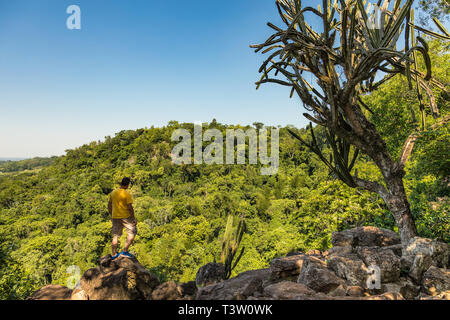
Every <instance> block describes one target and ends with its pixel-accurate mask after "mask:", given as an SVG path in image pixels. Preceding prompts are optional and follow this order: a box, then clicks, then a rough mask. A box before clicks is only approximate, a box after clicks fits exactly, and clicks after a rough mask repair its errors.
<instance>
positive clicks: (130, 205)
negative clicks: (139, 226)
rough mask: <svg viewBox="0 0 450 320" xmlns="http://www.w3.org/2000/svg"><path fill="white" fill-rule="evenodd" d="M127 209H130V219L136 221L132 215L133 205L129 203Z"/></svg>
mask: <svg viewBox="0 0 450 320" xmlns="http://www.w3.org/2000/svg"><path fill="white" fill-rule="evenodd" d="M128 210H129V211H130V219H133V220H134V222H137V221H136V217H135V216H134V209H133V205H132V204H131V203H130V204H129V205H128Z"/></svg>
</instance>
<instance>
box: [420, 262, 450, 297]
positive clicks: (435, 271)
mask: <svg viewBox="0 0 450 320" xmlns="http://www.w3.org/2000/svg"><path fill="white" fill-rule="evenodd" d="M422 288H423V289H424V291H425V293H427V294H429V295H432V296H434V295H437V294H440V293H441V292H445V291H448V290H450V271H448V270H447V269H443V268H437V267H435V266H431V267H430V268H429V269H428V270H427V271H426V272H425V273H424V274H423V278H422Z"/></svg>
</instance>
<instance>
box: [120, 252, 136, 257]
mask: <svg viewBox="0 0 450 320" xmlns="http://www.w3.org/2000/svg"><path fill="white" fill-rule="evenodd" d="M120 255H122V256H125V257H127V258H134V256H133V255H132V254H131V253H129V252H128V251H122V252H121V253H120Z"/></svg>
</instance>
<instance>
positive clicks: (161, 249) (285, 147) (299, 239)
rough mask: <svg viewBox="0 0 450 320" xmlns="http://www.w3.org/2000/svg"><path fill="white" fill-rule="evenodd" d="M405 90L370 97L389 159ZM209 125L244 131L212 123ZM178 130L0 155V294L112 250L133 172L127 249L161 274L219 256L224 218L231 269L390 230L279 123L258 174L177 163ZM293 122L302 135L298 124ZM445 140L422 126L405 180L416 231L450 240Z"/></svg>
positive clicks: (382, 211)
mask: <svg viewBox="0 0 450 320" xmlns="http://www.w3.org/2000/svg"><path fill="white" fill-rule="evenodd" d="M431 47H432V49H433V50H434V53H435V55H436V56H435V57H434V59H436V60H434V61H437V63H436V70H435V72H434V74H436V75H437V76H438V77H440V78H441V79H442V80H444V83H448V82H449V79H448V77H449V75H448V71H446V70H448V64H449V62H448V61H450V59H449V55H448V48H442V46H441V45H439V44H438V43H437V42H435V43H431ZM407 87H408V86H407V84H406V82H405V80H402V79H401V78H395V79H393V80H392V81H391V82H389V83H388V84H387V85H385V86H384V87H382V88H381V89H380V90H379V91H377V92H375V93H373V94H372V95H371V96H368V97H366V99H365V102H366V103H367V104H368V105H369V106H370V108H371V110H372V111H373V112H374V114H373V115H371V120H372V121H373V122H374V123H375V124H376V125H377V126H378V127H380V128H381V131H382V134H383V136H384V138H385V139H386V141H387V143H388V147H389V148H390V152H392V154H393V155H398V154H399V152H400V149H401V145H400V143H401V142H402V141H403V140H404V139H403V138H404V137H406V136H407V135H408V134H409V132H410V130H411V128H410V127H408V125H404V124H405V123H409V120H410V117H411V112H410V111H411V110H410V108H415V109H416V110H418V108H419V106H418V105H417V102H416V100H417V99H415V97H413V96H411V95H412V94H411V93H409V92H408V91H406V90H407ZM438 103H440V104H442V107H441V111H442V114H443V116H445V115H447V114H448V99H447V97H445V96H443V95H439V101H438ZM391 104H394V105H395V106H397V107H396V108H393V107H392V106H391ZM398 106H400V107H398ZM417 112H418V111H417ZM429 118H430V123H432V122H433V121H434V120H433V119H432V117H431V116H429ZM386 119H389V122H387V121H386ZM259 125H261V124H259ZM205 127H206V128H217V129H219V130H222V131H223V132H225V130H226V129H227V128H235V129H236V128H243V129H245V128H248V126H247V127H242V126H227V125H222V124H220V123H217V122H215V121H213V122H211V123H209V124H207V125H206V126H205ZM177 128H186V129H189V130H193V124H187V123H178V122H176V121H172V122H170V123H169V124H168V125H167V126H165V127H162V128H154V127H152V128H145V129H139V130H135V131H134V130H129V131H121V132H119V133H118V134H116V135H115V136H114V137H106V139H105V140H104V141H103V142H92V143H90V144H88V145H84V146H82V147H80V148H77V149H75V150H69V151H68V152H67V154H66V155H65V156H62V157H56V158H52V159H34V160H26V161H22V162H17V163H14V162H9V163H6V164H5V163H0V168H1V169H0V171H2V172H3V173H2V174H0V299H22V298H25V297H27V296H28V295H29V294H30V293H31V292H32V291H33V290H36V289H38V288H40V287H41V286H43V285H45V284H49V283H55V284H62V285H66V281H67V279H68V276H69V275H68V274H67V273H66V272H67V268H68V267H69V266H71V265H77V266H78V267H79V268H80V269H81V272H84V271H86V270H87V269H89V268H91V267H94V266H95V265H96V260H97V259H98V258H99V257H100V256H102V255H105V254H107V253H109V252H110V227H111V222H110V220H109V216H108V212H107V209H106V201H107V198H108V194H109V193H110V192H111V191H112V190H113V188H115V187H116V186H117V183H118V182H119V181H120V179H121V178H122V177H123V176H130V177H132V179H133V186H132V188H131V192H132V194H133V196H134V199H135V211H136V216H137V219H138V230H139V235H138V236H137V238H136V243H135V244H134V245H133V246H132V248H131V252H133V253H134V254H136V256H137V257H138V259H139V261H140V262H141V263H142V264H143V265H144V266H145V267H147V268H148V269H149V270H150V271H151V272H153V273H155V274H156V275H158V276H159V277H160V279H161V280H175V281H190V280H193V279H194V278H195V274H196V272H197V270H198V268H199V267H200V266H202V265H203V264H205V263H207V262H211V261H212V260H213V258H216V260H219V257H220V246H221V243H220V241H221V239H222V236H223V232H224V228H225V224H226V219H227V215H228V214H236V215H243V216H244V217H245V219H246V224H247V230H248V231H247V233H246V234H245V235H244V238H243V240H242V245H243V246H245V247H246V250H245V253H244V255H243V257H242V259H241V261H240V262H239V264H238V266H237V267H236V269H235V270H234V271H233V275H236V274H238V273H241V272H243V271H246V270H251V269H257V268H265V267H267V266H268V264H269V262H270V260H271V259H273V258H275V257H278V256H283V255H286V254H287V253H289V252H293V251H306V250H309V249H319V250H325V249H327V248H329V247H330V236H331V233H332V232H333V231H337V230H343V229H347V228H351V227H355V226H360V225H374V226H378V227H384V228H389V229H393V230H395V223H394V221H393V219H392V218H391V215H390V213H389V212H388V210H387V208H386V206H385V205H384V203H383V201H381V200H380V199H379V198H378V196H377V195H376V194H371V193H368V192H365V191H358V190H355V189H351V188H349V187H347V186H345V185H344V184H343V183H341V182H339V181H338V180H336V179H334V177H333V176H332V175H330V173H329V172H328V170H327V168H326V167H325V166H324V165H323V164H322V163H321V162H320V161H319V160H318V159H317V158H316V156H315V155H314V154H312V153H311V152H309V151H307V150H306V149H305V148H304V147H302V146H300V145H299V143H298V141H297V140H296V139H294V138H293V137H292V136H291V135H290V134H289V133H288V132H287V130H286V128H281V130H280V169H279V171H278V174H277V175H273V176H262V175H260V171H259V168H258V167H257V166H255V165H181V166H178V165H174V164H172V162H171V158H170V152H171V150H172V148H173V145H174V143H173V142H171V141H170V137H171V134H172V132H173V131H174V130H175V129H177ZM206 128H205V129H206ZM290 128H291V130H295V131H296V132H297V133H298V134H299V135H301V137H302V138H304V139H307V140H308V139H309V134H308V133H307V132H306V130H305V129H295V128H292V127H290ZM316 130H317V137H318V140H319V141H321V143H322V145H321V147H322V148H323V152H324V154H327V153H329V152H330V150H328V147H327V146H326V145H325V144H324V141H325V139H324V135H323V132H322V131H321V129H320V128H317V129H316ZM449 142H450V139H449V127H448V124H447V125H446V126H444V127H441V128H439V129H437V130H434V131H425V133H423V134H422V135H421V137H420V138H419V141H418V144H417V145H416V149H415V152H414V154H413V157H412V159H411V161H410V162H409V164H408V166H407V168H406V172H407V175H406V177H405V184H406V188H407V192H408V197H409V201H410V203H411V209H412V212H413V215H414V217H415V219H416V224H417V227H418V231H419V234H420V235H421V236H425V237H432V238H438V239H440V240H443V241H446V242H450V232H449V231H450V217H449V200H448V181H449V176H450V175H449V167H450V164H449V161H450V160H449V159H450V156H449V154H448V145H449ZM356 167H357V169H358V172H359V175H360V176H365V177H367V178H370V179H371V180H377V179H380V177H379V176H378V170H377V169H376V168H375V167H373V166H372V165H370V164H369V163H368V162H366V159H365V157H364V156H360V157H359V159H358V161H357V164H356ZM124 236H125V235H124ZM122 244H123V239H122ZM213 254H214V257H213Z"/></svg>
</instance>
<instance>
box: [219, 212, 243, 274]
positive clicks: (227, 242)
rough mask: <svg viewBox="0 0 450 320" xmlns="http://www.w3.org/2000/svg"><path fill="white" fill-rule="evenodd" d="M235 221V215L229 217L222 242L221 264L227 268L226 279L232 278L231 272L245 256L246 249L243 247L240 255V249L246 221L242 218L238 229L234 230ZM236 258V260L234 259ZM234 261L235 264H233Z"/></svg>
mask: <svg viewBox="0 0 450 320" xmlns="http://www.w3.org/2000/svg"><path fill="white" fill-rule="evenodd" d="M234 221H235V216H234V215H229V216H228V220H227V225H226V227H225V233H224V235H223V240H222V254H221V258H220V262H221V263H222V264H223V265H224V267H225V279H228V278H230V276H231V272H232V271H233V270H234V268H236V265H237V264H238V262H239V260H241V257H242V255H243V254H244V250H245V247H242V249H241V251H240V253H239V254H237V253H238V249H239V245H240V244H241V240H242V236H243V235H244V232H245V230H246V225H245V220H244V218H243V217H242V216H241V217H240V219H239V222H238V224H237V227H236V229H234V228H233V224H234ZM235 257H236V260H235V259H234V258H235ZM233 260H234V262H233Z"/></svg>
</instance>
